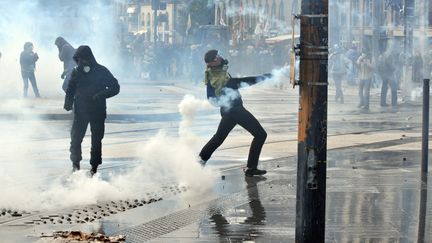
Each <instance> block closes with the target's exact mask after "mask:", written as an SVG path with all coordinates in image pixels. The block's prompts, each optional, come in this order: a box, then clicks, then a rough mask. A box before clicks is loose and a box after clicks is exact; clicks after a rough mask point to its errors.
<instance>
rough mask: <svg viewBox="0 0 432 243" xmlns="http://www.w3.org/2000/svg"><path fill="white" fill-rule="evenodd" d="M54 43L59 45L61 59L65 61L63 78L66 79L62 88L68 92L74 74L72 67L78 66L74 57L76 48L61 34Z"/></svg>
mask: <svg viewBox="0 0 432 243" xmlns="http://www.w3.org/2000/svg"><path fill="white" fill-rule="evenodd" d="M54 44H55V45H56V46H57V48H58V51H59V59H60V61H62V62H63V73H62V74H61V76H60V77H61V79H64V81H63V85H62V89H63V91H64V92H66V89H67V87H68V83H69V80H70V77H71V74H72V69H73V68H74V67H75V66H76V63H75V61H74V59H73V56H74V54H75V49H74V48H73V47H72V46H71V45H70V44H69V43H68V42H67V41H66V40H65V39H64V38H63V37H61V36H59V37H57V39H56V40H55V42H54Z"/></svg>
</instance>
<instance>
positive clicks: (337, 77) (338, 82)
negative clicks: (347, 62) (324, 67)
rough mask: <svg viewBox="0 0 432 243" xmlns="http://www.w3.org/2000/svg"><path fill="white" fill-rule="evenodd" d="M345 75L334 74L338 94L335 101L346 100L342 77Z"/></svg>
mask: <svg viewBox="0 0 432 243" xmlns="http://www.w3.org/2000/svg"><path fill="white" fill-rule="evenodd" d="M343 77H344V75H340V74H335V75H333V78H334V82H335V87H336V96H335V101H338V100H339V99H340V101H341V102H344V95H343V92H342V79H343Z"/></svg>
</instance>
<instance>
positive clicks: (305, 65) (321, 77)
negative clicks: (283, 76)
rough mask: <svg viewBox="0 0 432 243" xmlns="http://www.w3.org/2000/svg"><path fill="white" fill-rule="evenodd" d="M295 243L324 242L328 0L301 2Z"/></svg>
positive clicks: (304, 0)
mask: <svg viewBox="0 0 432 243" xmlns="http://www.w3.org/2000/svg"><path fill="white" fill-rule="evenodd" d="M300 21H301V24H300V81H299V85H300V107H299V128H298V167H297V205H296V236H295V238H296V242H314V243H316V242H324V237H325V199H326V170H327V163H326V162H327V86H328V82H327V63H328V0H303V1H302V4H301V16H300Z"/></svg>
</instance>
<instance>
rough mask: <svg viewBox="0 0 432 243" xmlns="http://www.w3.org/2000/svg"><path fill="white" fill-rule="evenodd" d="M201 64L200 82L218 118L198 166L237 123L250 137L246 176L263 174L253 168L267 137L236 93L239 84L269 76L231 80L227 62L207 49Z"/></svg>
mask: <svg viewBox="0 0 432 243" xmlns="http://www.w3.org/2000/svg"><path fill="white" fill-rule="evenodd" d="M204 61H205V62H206V64H207V69H206V71H205V80H204V83H205V84H206V86H207V98H208V99H209V101H210V103H212V104H214V105H216V106H219V107H220V113H221V116H222V119H221V121H220V123H219V126H218V129H217V131H216V134H215V135H214V136H213V137H212V138H211V139H210V141H208V142H207V144H206V145H205V146H204V147H203V148H202V150H201V152H200V154H199V156H200V159H201V160H200V163H201V165H203V166H204V165H205V164H206V162H207V160H209V159H210V157H211V155H212V154H213V152H214V151H215V150H216V149H217V148H218V147H219V146H220V145H221V144H222V143H223V141H224V140H225V138H226V137H227V136H228V134H229V133H230V132H231V130H232V129H233V128H234V127H235V126H236V125H237V124H239V125H240V126H242V127H243V128H244V129H246V130H247V131H248V132H249V133H251V134H252V135H253V136H254V138H253V140H252V144H251V147H250V150H249V157H248V161H247V169H246V171H245V175H246V176H254V175H264V174H265V173H267V171H265V170H260V169H258V168H257V166H258V160H259V156H260V153H261V149H262V146H263V145H264V142H265V140H266V138H267V133H266V131H265V130H264V128H263V127H262V126H261V124H260V123H259V122H258V120H257V119H256V118H255V117H254V116H253V115H252V114H251V113H250V112H249V111H247V110H246V109H245V108H244V107H243V101H242V98H241V95H240V92H239V91H238V89H239V88H241V87H242V86H243V85H246V86H247V85H253V84H256V83H258V82H260V81H263V80H265V79H266V78H271V76H272V75H271V74H264V75H262V76H257V77H244V78H232V77H231V75H230V74H229V73H228V61H227V60H225V59H223V58H222V57H221V56H219V55H218V51H217V50H209V51H208V52H207V53H206V54H205V56H204Z"/></svg>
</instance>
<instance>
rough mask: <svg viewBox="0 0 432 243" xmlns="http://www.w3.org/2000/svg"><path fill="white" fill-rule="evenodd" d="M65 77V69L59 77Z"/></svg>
mask: <svg viewBox="0 0 432 243" xmlns="http://www.w3.org/2000/svg"><path fill="white" fill-rule="evenodd" d="M65 77H66V71H64V72H63V73H62V74H61V76H60V78H61V79H64V78H65Z"/></svg>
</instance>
